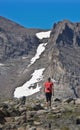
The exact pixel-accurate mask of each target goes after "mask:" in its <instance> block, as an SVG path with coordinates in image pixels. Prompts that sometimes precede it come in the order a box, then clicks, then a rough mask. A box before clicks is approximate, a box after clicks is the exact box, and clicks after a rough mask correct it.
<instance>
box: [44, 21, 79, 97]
mask: <svg viewBox="0 0 80 130" xmlns="http://www.w3.org/2000/svg"><path fill="white" fill-rule="evenodd" d="M45 53H46V54H47V55H48V59H47V60H48V61H49V62H48V69H47V70H46V72H45V75H50V76H52V77H53V78H54V79H55V80H57V81H58V84H57V85H55V91H56V92H55V95H58V96H60V97H69V96H70V97H79V96H80V23H71V22H70V21H67V20H64V21H62V22H59V23H57V24H55V25H54V26H53V29H52V32H51V37H50V39H49V41H48V45H47V49H46V52H45Z"/></svg>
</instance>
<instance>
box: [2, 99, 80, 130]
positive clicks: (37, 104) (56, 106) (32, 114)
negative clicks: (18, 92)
mask: <svg viewBox="0 0 80 130" xmlns="http://www.w3.org/2000/svg"><path fill="white" fill-rule="evenodd" d="M25 99H26V98H23V99H17V100H16V99H14V100H9V101H6V102H3V103H0V129H1V130H7V129H10V130H45V129H46V130H49V129H50V130H52V129H54V130H67V129H68V130H73V128H74V129H75V130H79V129H80V127H79V125H80V117H79V109H80V108H79V105H80V99H78V101H77V99H69V98H68V99H66V100H61V99H53V100H52V109H48V110H46V109H45V101H44V99H43V100H42V99H38V100H33V99H31V98H27V99H26V100H25ZM23 101H24V102H23ZM76 102H77V104H76Z"/></svg>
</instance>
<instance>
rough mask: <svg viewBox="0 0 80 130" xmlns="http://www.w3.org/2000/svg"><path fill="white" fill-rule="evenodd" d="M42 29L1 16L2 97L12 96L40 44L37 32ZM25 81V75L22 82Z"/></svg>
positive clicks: (0, 90)
mask: <svg viewBox="0 0 80 130" xmlns="http://www.w3.org/2000/svg"><path fill="white" fill-rule="evenodd" d="M40 31H42V30H40V29H26V28H24V27H23V26H21V25H19V24H17V23H15V22H13V21H11V20H8V19H6V18H4V17H0V97H2V98H6V97H12V93H13V89H14V88H15V87H16V84H18V80H20V76H21V75H22V72H23V71H24V68H26V66H27V65H28V64H29V61H30V59H31V58H32V57H33V55H34V54H35V52H36V48H37V46H38V45H39V44H40V41H39V39H38V38H37V37H36V35H35V34H36V33H37V32H40ZM19 82H20V81H19ZM23 82H24V77H23V79H22V81H21V83H23Z"/></svg>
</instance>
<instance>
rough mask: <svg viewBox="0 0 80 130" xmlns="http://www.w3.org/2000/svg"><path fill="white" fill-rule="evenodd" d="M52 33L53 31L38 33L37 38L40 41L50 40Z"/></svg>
mask: <svg viewBox="0 0 80 130" xmlns="http://www.w3.org/2000/svg"><path fill="white" fill-rule="evenodd" d="M50 33H51V31H47V32H39V33H36V36H37V37H38V38H39V39H43V38H49V37H50Z"/></svg>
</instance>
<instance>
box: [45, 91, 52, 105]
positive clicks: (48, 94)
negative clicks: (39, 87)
mask: <svg viewBox="0 0 80 130" xmlns="http://www.w3.org/2000/svg"><path fill="white" fill-rule="evenodd" d="M45 95H46V102H50V106H51V97H52V93H45Z"/></svg>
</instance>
